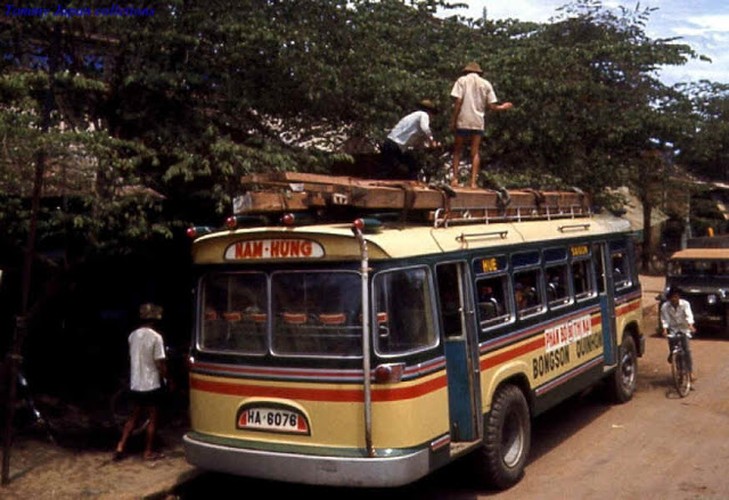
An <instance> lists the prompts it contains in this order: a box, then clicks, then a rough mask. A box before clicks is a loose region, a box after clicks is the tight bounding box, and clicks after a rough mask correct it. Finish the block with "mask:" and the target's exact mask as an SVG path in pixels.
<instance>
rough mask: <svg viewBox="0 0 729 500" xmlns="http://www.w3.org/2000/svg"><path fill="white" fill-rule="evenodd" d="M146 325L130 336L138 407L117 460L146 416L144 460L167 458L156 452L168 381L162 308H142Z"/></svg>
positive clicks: (131, 383) (126, 427) (133, 394)
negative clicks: (159, 328) (160, 329)
mask: <svg viewBox="0 0 729 500" xmlns="http://www.w3.org/2000/svg"><path fill="white" fill-rule="evenodd" d="M139 318H140V319H141V322H142V324H141V325H140V326H139V328H137V329H136V330H134V331H133V332H132V333H131V334H130V335H129V339H128V340H129V361H130V370H129V388H130V391H131V397H132V402H133V403H134V408H133V409H132V414H131V415H130V416H129V418H128V419H127V421H126V423H125V424H124V430H123V431H122V436H121V439H120V440H119V443H118V444H117V445H116V450H115V451H114V457H113V458H114V461H118V460H121V459H122V458H124V451H125V448H126V444H127V440H128V439H129V436H130V435H131V433H132V430H133V429H134V427H135V426H136V424H137V421H138V420H139V418H141V417H142V414H143V413H146V414H147V415H149V424H148V426H147V429H146V436H145V445H144V459H145V460H156V459H159V458H162V456H163V455H161V454H160V453H155V452H154V451H153V445H154V439H155V434H156V431H157V422H158V418H159V405H160V402H161V399H162V382H163V381H166V382H167V383H168V384H169V383H170V382H169V381H168V379H167V360H166V356H165V346H164V341H163V339H162V335H161V334H160V333H159V332H158V331H157V330H156V325H157V322H158V321H160V320H161V319H162V308H161V307H160V306H157V305H154V304H142V305H141V306H140V308H139Z"/></svg>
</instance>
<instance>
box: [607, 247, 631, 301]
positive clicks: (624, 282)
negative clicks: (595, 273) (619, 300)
mask: <svg viewBox="0 0 729 500" xmlns="http://www.w3.org/2000/svg"><path fill="white" fill-rule="evenodd" d="M610 263H611V264H610V265H611V266H612V270H613V283H614V285H615V289H616V290H618V289H621V288H625V287H628V286H630V285H631V283H632V280H631V268H630V259H629V258H628V253H627V247H626V242H625V241H619V242H610Z"/></svg>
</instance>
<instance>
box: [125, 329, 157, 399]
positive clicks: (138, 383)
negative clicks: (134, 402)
mask: <svg viewBox="0 0 729 500" xmlns="http://www.w3.org/2000/svg"><path fill="white" fill-rule="evenodd" d="M129 358H130V362H131V370H130V376H129V387H130V389H131V390H133V391H152V390H154V389H159V388H160V387H162V382H161V380H160V373H159V369H158V368H157V364H156V363H155V361H156V360H159V359H165V346H164V342H163V341H162V335H160V334H159V333H157V332H156V331H154V330H153V329H151V328H149V327H146V326H143V327H140V328H137V329H136V330H134V331H133V332H132V333H130V334H129Z"/></svg>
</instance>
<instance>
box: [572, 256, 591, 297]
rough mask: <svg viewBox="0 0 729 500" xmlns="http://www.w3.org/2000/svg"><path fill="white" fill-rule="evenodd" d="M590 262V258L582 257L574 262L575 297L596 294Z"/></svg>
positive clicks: (573, 284) (573, 286)
mask: <svg viewBox="0 0 729 500" xmlns="http://www.w3.org/2000/svg"><path fill="white" fill-rule="evenodd" d="M590 264H591V261H590V259H580V260H575V261H573V262H572V289H573V290H574V291H575V299H577V300H582V299H585V298H587V297H591V296H593V295H594V294H595V286H594V280H593V279H592V272H591V271H592V269H591V266H590Z"/></svg>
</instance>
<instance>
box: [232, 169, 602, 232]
mask: <svg viewBox="0 0 729 500" xmlns="http://www.w3.org/2000/svg"><path fill="white" fill-rule="evenodd" d="M241 184H242V187H243V193H242V194H241V195H240V196H237V197H236V198H235V200H234V202H233V213H234V215H254V214H256V215H257V214H268V215H273V214H284V213H297V212H299V213H300V212H308V213H312V214H316V215H317V217H316V219H317V220H319V221H332V220H352V218H353V217H357V216H367V215H368V214H369V215H371V214H374V213H383V212H388V215H391V214H393V213H396V214H399V215H400V217H401V221H406V220H407V221H420V222H423V223H429V224H432V225H433V226H435V227H445V226H448V225H449V224H473V223H489V222H496V221H499V222H503V221H522V220H530V219H557V218H578V217H589V216H590V215H592V212H591V209H590V200H589V199H588V196H587V195H586V194H585V193H583V192H582V191H581V190H579V189H573V190H571V191H538V190H535V189H520V190H506V189H503V188H502V189H484V188H476V189H474V188H465V187H451V186H447V185H442V184H441V185H439V184H425V183H423V182H419V181H412V180H376V179H360V178H356V177H347V176H334V175H319V174H309V173H298V172H277V173H268V174H253V175H247V176H244V177H242V179H241Z"/></svg>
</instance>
